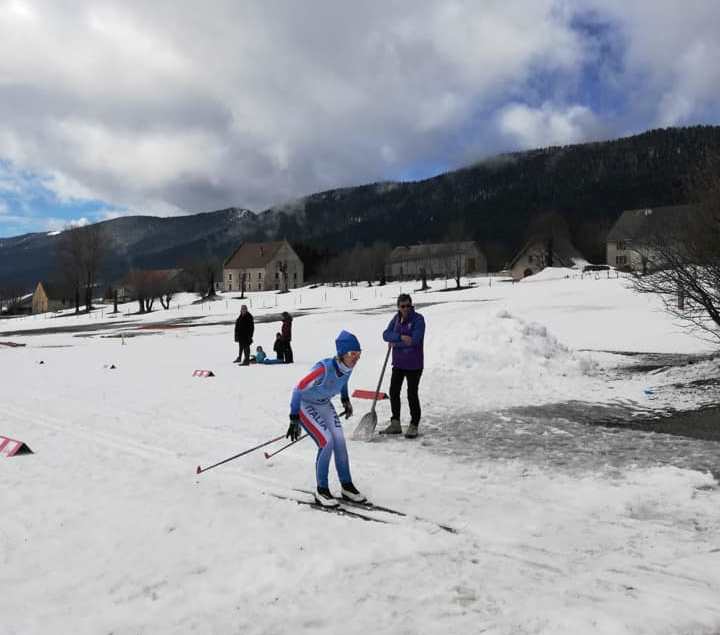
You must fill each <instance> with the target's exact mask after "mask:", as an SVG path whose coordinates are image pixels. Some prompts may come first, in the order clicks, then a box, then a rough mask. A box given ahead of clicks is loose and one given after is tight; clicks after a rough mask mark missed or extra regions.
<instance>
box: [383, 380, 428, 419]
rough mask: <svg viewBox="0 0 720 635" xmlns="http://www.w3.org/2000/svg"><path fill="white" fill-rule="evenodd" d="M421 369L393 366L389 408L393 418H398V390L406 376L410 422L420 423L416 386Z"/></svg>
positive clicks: (418, 382)
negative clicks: (404, 368) (405, 368)
mask: <svg viewBox="0 0 720 635" xmlns="http://www.w3.org/2000/svg"><path fill="white" fill-rule="evenodd" d="M422 372H423V369H422V368H418V369H417V370H403V369H401V368H393V369H392V376H391V377H390V410H391V411H392V418H393V419H398V420H399V419H400V390H401V389H402V385H403V381H404V380H405V379H406V378H407V397H408V404H409V405H410V423H411V424H415V425H418V424H419V423H420V414H421V412H420V398H419V397H418V386H419V385H420V377H421V376H422Z"/></svg>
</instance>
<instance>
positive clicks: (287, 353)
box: [281, 311, 293, 364]
mask: <svg viewBox="0 0 720 635" xmlns="http://www.w3.org/2000/svg"><path fill="white" fill-rule="evenodd" d="M281 333H282V341H283V359H284V360H285V363H286V364H292V363H293V351H292V347H291V346H290V342H291V341H292V315H290V314H289V313H288V312H287V311H283V313H282V329H281Z"/></svg>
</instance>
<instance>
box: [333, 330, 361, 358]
mask: <svg viewBox="0 0 720 635" xmlns="http://www.w3.org/2000/svg"><path fill="white" fill-rule="evenodd" d="M335 349H336V350H337V354H338V357H342V356H343V355H345V353H349V352H350V351H360V350H361V349H360V342H358V338H357V337H355V336H354V335H353V334H352V333H348V332H347V331H340V335H338V336H337V338H336V339H335Z"/></svg>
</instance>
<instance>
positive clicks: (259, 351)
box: [250, 346, 283, 365]
mask: <svg viewBox="0 0 720 635" xmlns="http://www.w3.org/2000/svg"><path fill="white" fill-rule="evenodd" d="M250 361H251V362H255V363H258V364H265V365H269V364H282V363H283V360H281V359H271V358H269V357H268V356H267V353H266V352H265V351H264V350H263V347H262V346H258V347H257V348H256V349H255V355H253V356H252V357H251V358H250Z"/></svg>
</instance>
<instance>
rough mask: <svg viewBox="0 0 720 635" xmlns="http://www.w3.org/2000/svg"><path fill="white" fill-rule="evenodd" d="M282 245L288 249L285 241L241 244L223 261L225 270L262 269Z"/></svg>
mask: <svg viewBox="0 0 720 635" xmlns="http://www.w3.org/2000/svg"><path fill="white" fill-rule="evenodd" d="M283 245H287V246H288V247H290V244H289V243H288V242H287V240H275V241H272V242H266V243H242V244H241V245H240V246H239V247H238V248H237V249H236V250H235V252H234V253H233V254H232V255H231V256H230V257H229V258H228V259H227V260H226V261H225V264H224V266H225V268H226V269H262V268H264V267H265V266H266V265H267V264H268V263H269V262H270V261H271V260H272V259H273V258H274V257H275V254H277V252H278V251H280V248H281V247H282V246H283ZM290 249H292V247H290Z"/></svg>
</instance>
